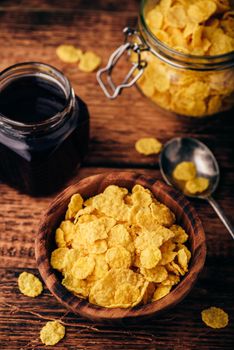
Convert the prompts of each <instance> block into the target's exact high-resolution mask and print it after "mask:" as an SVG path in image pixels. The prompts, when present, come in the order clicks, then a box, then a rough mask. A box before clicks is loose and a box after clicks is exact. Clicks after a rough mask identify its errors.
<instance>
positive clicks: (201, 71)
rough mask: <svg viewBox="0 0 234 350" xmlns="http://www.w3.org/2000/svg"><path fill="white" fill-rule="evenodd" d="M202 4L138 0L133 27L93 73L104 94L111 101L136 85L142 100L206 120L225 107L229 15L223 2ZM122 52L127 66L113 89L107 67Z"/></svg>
mask: <svg viewBox="0 0 234 350" xmlns="http://www.w3.org/2000/svg"><path fill="white" fill-rule="evenodd" d="M207 1H208V2H205V1H204V2H203V4H204V3H206V5H205V6H204V8H202V5H203V4H201V3H202V0H196V1H195V0H194V1H193V2H192V3H191V2H189V1H188V0H161V1H160V0H142V2H141V9H140V14H139V20H138V29H137V30H132V29H130V28H125V29H124V33H125V37H126V39H125V43H124V44H123V45H121V46H120V47H119V48H118V49H117V50H116V51H115V52H114V53H113V54H112V55H111V57H110V59H109V62H108V64H107V66H106V67H105V68H103V69H101V70H99V72H98V74H97V79H98V81H99V84H100V85H101V87H102V89H103V91H104V93H105V94H106V96H107V97H108V98H110V99H114V98H116V97H117V96H118V95H119V94H120V93H121V91H122V89H124V88H127V87H131V86H133V85H134V84H135V83H136V84H137V85H138V87H139V88H140V90H141V91H142V92H143V94H144V95H145V96H147V97H148V98H150V99H151V100H152V101H153V102H155V103H156V104H157V105H159V106H160V107H162V108H164V109H167V110H170V111H172V112H174V113H176V114H180V115H185V116H191V117H206V116H210V115H213V114H216V113H219V112H222V111H226V110H229V109H231V108H232V107H233V104H234V98H233V97H234V96H233V95H234V51H233V47H234V39H233V36H234V34H233V33H234V19H233V14H234V12H233V11H231V8H230V6H229V2H228V0H227V1H224V0H207ZM186 3H187V5H185V4H186ZM186 6H187V7H186ZM196 6H197V7H196ZM199 6H200V8H199ZM218 6H220V7H218ZM198 10H199V11H200V12H199V11H198ZM206 11H208V13H207V14H206ZM197 12H198V14H197ZM216 12H217V15H216ZM189 16H190V17H189ZM199 16H200V17H199ZM212 16H213V17H212ZM152 17H153V20H152ZM191 18H192V19H191ZM194 18H195V20H194ZM170 21H171V23H172V24H171V23H170ZM201 22H202V23H201ZM126 52H127V53H128V55H129V57H130V60H131V62H132V67H131V69H130V71H129V73H128V74H127V76H126V77H125V79H124V81H123V82H122V83H121V84H120V85H115V84H114V81H113V79H112V72H113V68H114V66H115V65H116V63H117V61H118V60H119V59H120V57H121V56H122V55H123V54H124V53H126ZM219 53H220V54H219ZM105 74H106V78H107V79H106V82H104V79H103V77H104V75H105Z"/></svg>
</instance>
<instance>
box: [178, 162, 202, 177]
mask: <svg viewBox="0 0 234 350" xmlns="http://www.w3.org/2000/svg"><path fill="white" fill-rule="evenodd" d="M196 173H197V171H196V166H195V164H194V163H192V162H181V163H179V164H177V166H176V167H175V169H174V171H173V177H174V179H176V180H182V181H188V180H192V179H194V178H195V176H196Z"/></svg>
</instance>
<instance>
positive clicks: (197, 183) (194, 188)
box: [185, 177, 209, 194]
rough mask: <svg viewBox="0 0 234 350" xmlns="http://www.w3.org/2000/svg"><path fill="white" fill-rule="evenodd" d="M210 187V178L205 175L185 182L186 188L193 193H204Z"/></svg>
mask: <svg viewBox="0 0 234 350" xmlns="http://www.w3.org/2000/svg"><path fill="white" fill-rule="evenodd" d="M208 187H209V180H208V179H207V178H205V177H196V178H195V179H192V180H189V181H187V182H186V184H185V189H186V191H188V192H189V193H191V194H196V193H202V192H204V191H205V190H207V188H208Z"/></svg>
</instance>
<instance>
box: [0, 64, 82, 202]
mask: <svg viewBox="0 0 234 350" xmlns="http://www.w3.org/2000/svg"><path fill="white" fill-rule="evenodd" d="M88 140H89V114H88V110H87V107H86V105H85V103H84V102H83V101H82V100H81V99H80V98H79V97H77V96H75V94H74V91H73V89H72V87H71V85H70V83H69V81H68V79H67V78H66V77H65V76H64V75H63V74H62V73H61V72H59V71H58V70H57V69H55V68H53V67H51V66H49V65H46V64H42V63H36V62H29V63H22V64H17V65H14V66H12V67H9V68H7V69H6V70H4V71H3V72H1V73H0V179H1V180H2V181H4V182H6V183H8V184H9V185H11V186H13V187H16V188H18V189H19V190H21V191H22V192H25V193H28V194H30V195H34V196H39V195H47V194H50V193H53V192H54V191H56V190H57V189H58V188H59V187H60V186H61V185H63V184H65V181H66V180H67V179H68V178H69V176H71V175H72V174H73V172H74V170H75V169H76V168H77V166H79V165H80V163H81V161H82V158H83V156H84V155H85V153H86V151H87V147H88Z"/></svg>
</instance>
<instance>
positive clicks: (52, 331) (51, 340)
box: [40, 321, 65, 345]
mask: <svg viewBox="0 0 234 350" xmlns="http://www.w3.org/2000/svg"><path fill="white" fill-rule="evenodd" d="M64 336H65V327H64V326H63V325H62V324H61V323H60V322H58V321H49V322H47V323H46V325H45V326H44V327H42V329H41V331H40V339H41V341H42V343H43V344H45V345H55V344H57V343H58V342H59V341H60V340H61V339H63V337H64Z"/></svg>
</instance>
